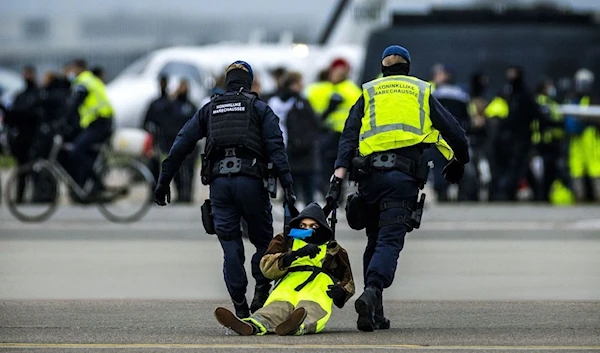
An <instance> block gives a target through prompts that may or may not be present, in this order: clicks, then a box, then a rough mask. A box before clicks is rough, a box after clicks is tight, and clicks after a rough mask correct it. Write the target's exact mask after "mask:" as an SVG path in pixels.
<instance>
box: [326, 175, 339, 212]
mask: <svg viewBox="0 0 600 353" xmlns="http://www.w3.org/2000/svg"><path fill="white" fill-rule="evenodd" d="M342 181H343V179H340V178H338V177H336V176H335V175H332V176H331V180H330V181H329V191H327V196H326V197H325V200H327V205H329V206H332V207H334V208H335V207H336V206H337V202H338V201H339V200H340V196H341V194H342Z"/></svg>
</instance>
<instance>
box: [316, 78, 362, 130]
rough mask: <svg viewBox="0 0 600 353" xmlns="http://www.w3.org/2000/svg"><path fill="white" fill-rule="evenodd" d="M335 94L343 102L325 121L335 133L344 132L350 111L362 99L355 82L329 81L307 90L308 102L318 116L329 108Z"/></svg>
mask: <svg viewBox="0 0 600 353" xmlns="http://www.w3.org/2000/svg"><path fill="white" fill-rule="evenodd" d="M334 94H339V95H340V96H342V99H343V100H342V103H340V105H339V106H338V107H337V109H336V110H335V111H334V112H332V113H331V114H329V116H328V117H327V119H326V120H325V125H327V126H328V127H329V128H330V129H331V130H333V131H335V132H342V131H344V125H345V124H346V119H348V114H349V113H350V109H351V108H352V106H353V105H354V103H356V101H357V100H358V98H359V97H360V94H361V90H360V88H359V87H358V86H357V85H356V84H354V82H352V81H350V80H345V81H342V82H340V83H338V84H333V83H331V82H329V81H326V82H318V83H315V84H313V85H311V86H309V87H308V90H307V98H308V101H309V103H310V105H311V106H312V108H313V109H314V110H315V112H317V113H318V114H323V112H325V110H326V109H327V107H328V106H329V101H330V99H331V96H332V95H334Z"/></svg>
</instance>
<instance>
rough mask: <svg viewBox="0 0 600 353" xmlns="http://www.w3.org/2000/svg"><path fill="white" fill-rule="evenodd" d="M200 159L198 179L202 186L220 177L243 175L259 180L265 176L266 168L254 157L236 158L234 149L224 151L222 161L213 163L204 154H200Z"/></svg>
mask: <svg viewBox="0 0 600 353" xmlns="http://www.w3.org/2000/svg"><path fill="white" fill-rule="evenodd" d="M201 159H202V170H201V171H200V177H201V180H202V184H204V185H208V184H210V183H211V182H212V181H213V180H215V179H216V178H218V177H222V176H228V177H230V176H233V175H245V176H250V177H256V178H259V179H261V178H263V177H264V176H265V174H266V168H267V166H266V165H265V164H264V163H262V162H260V161H259V160H258V158H256V157H254V158H248V157H246V156H236V153H235V148H228V149H226V150H225V157H223V158H222V159H218V160H215V161H213V160H211V159H209V158H208V157H207V156H206V154H202V155H201Z"/></svg>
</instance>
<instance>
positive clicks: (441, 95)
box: [425, 64, 477, 202]
mask: <svg viewBox="0 0 600 353" xmlns="http://www.w3.org/2000/svg"><path fill="white" fill-rule="evenodd" d="M434 72H435V75H434V79H433V83H434V84H435V90H434V91H433V92H432V95H433V96H434V97H435V98H436V99H437V100H438V101H439V102H440V103H442V105H443V106H444V107H445V108H446V109H447V110H448V111H449V112H450V114H452V115H453V116H454V117H455V118H456V119H457V120H458V123H459V125H460V127H462V128H463V130H464V131H466V132H467V133H468V131H469V130H470V127H471V117H470V115H469V95H468V94H467V92H465V91H463V90H462V88H460V87H459V86H458V85H456V81H455V76H456V75H455V72H454V70H453V69H452V68H450V67H448V66H445V65H441V64H439V65H436V68H435V70H434ZM425 154H426V155H427V156H428V157H427V159H428V160H432V161H433V179H434V190H435V192H436V194H437V200H438V201H440V202H447V201H449V197H448V187H449V186H450V183H449V182H448V181H447V180H446V179H444V177H443V175H442V170H443V169H444V166H445V165H446V157H444V155H443V154H442V153H440V151H439V150H437V149H436V148H429V149H428V150H426V151H425ZM470 165H473V164H472V163H471V164H470ZM467 171H468V172H467ZM465 172H466V173H465V175H464V176H463V179H462V181H461V184H460V185H459V194H458V200H459V201H465V200H473V201H474V200H476V199H477V187H476V183H475V180H474V179H475V178H476V173H475V170H474V169H471V168H466V170H465Z"/></svg>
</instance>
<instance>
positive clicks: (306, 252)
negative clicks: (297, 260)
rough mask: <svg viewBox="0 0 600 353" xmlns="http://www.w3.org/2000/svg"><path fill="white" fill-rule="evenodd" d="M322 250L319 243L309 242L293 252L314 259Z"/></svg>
mask: <svg viewBox="0 0 600 353" xmlns="http://www.w3.org/2000/svg"><path fill="white" fill-rule="evenodd" d="M320 252H321V248H319V246H318V245H317V244H307V245H304V246H303V247H301V248H300V249H298V250H296V251H294V252H293V254H294V255H295V256H296V257H304V256H308V257H310V258H311V259H314V258H315V257H316V256H317V255H318V254H319V253H320Z"/></svg>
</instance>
